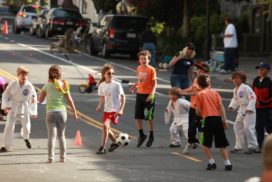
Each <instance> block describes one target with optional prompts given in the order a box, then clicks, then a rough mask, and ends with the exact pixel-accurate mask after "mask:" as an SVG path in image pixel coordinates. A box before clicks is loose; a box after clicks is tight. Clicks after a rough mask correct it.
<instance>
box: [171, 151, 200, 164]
mask: <svg viewBox="0 0 272 182" xmlns="http://www.w3.org/2000/svg"><path fill="white" fill-rule="evenodd" d="M171 154H173V155H176V156H181V157H184V158H187V159H189V160H192V161H194V162H202V160H200V159H197V158H196V157H193V156H189V155H184V154H181V153H179V152H171Z"/></svg>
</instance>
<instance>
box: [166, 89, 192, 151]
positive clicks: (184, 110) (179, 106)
mask: <svg viewBox="0 0 272 182" xmlns="http://www.w3.org/2000/svg"><path fill="white" fill-rule="evenodd" d="M169 98H170V101H169V102H168V105H167V108H166V109H165V112H164V116H165V124H168V123H169V121H170V117H171V114H173V116H174V118H173V122H172V124H171V127H170V141H171V144H170V145H169V147H170V148H175V147H180V146H181V142H180V137H181V130H183V134H184V136H185V138H186V140H188V118H189V116H188V115H189V109H190V106H191V103H190V102H189V101H187V100H185V99H182V98H180V94H179V88H177V87H172V88H171V89H170V90H169ZM181 128H182V129H181Z"/></svg>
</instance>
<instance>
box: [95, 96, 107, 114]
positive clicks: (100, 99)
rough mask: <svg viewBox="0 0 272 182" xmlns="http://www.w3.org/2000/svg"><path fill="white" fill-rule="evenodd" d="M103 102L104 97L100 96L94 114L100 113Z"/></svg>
mask: <svg viewBox="0 0 272 182" xmlns="http://www.w3.org/2000/svg"><path fill="white" fill-rule="evenodd" d="M104 101H105V97H104V96H100V98H99V102H98V105H97V107H96V112H100V110H101V107H102V105H103V103H104Z"/></svg>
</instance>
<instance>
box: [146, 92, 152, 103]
mask: <svg viewBox="0 0 272 182" xmlns="http://www.w3.org/2000/svg"><path fill="white" fill-rule="evenodd" d="M152 97H153V94H149V95H148V97H147V98H146V102H150V101H151V99H152Z"/></svg>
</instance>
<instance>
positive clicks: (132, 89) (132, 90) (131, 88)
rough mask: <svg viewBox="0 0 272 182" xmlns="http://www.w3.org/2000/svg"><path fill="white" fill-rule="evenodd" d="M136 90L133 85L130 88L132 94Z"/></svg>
mask: <svg viewBox="0 0 272 182" xmlns="http://www.w3.org/2000/svg"><path fill="white" fill-rule="evenodd" d="M134 90H135V86H134V85H133V86H131V87H130V88H129V91H130V92H131V93H133V92H134Z"/></svg>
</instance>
